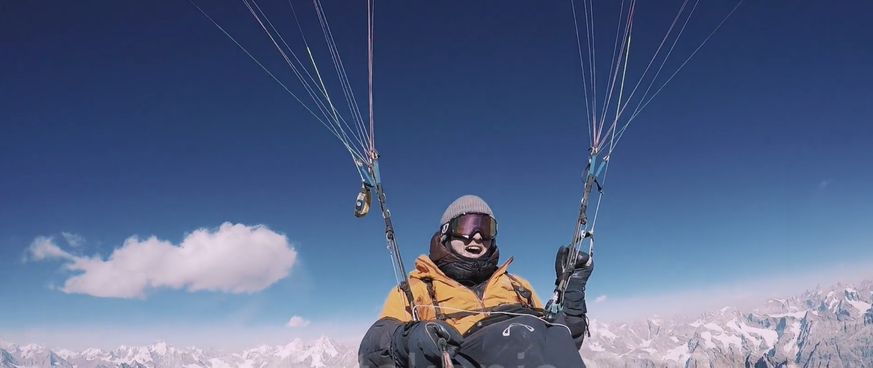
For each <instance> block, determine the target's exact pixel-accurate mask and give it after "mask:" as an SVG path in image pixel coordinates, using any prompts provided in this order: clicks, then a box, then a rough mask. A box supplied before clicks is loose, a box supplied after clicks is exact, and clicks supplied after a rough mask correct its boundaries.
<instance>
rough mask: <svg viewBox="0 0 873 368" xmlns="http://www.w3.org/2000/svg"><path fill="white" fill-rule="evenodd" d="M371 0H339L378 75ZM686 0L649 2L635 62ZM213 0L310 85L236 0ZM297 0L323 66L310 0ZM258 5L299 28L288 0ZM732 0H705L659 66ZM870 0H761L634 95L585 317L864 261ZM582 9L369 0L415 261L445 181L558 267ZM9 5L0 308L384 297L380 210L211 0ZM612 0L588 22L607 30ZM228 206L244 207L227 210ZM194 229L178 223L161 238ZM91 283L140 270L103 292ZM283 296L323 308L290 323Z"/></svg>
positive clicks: (275, 331) (525, 260)
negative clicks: (358, 212) (369, 23)
mask: <svg viewBox="0 0 873 368" xmlns="http://www.w3.org/2000/svg"><path fill="white" fill-rule="evenodd" d="M359 3H360V4H359V5H358V6H356V7H352V6H348V7H339V6H337V5H335V4H327V3H326V4H324V8H325V11H326V13H327V17H328V19H329V20H330V22H331V23H330V24H331V30H332V32H333V35H334V38H335V40H336V42H337V45H338V49H339V51H340V53H341V55H342V58H343V62H344V65H345V67H346V70H347V73H348V76H349V78H350V81H351V84H352V86H353V88H354V91H355V93H356V98H357V99H358V101H359V103H362V102H363V101H365V100H366V76H367V69H366V61H367V60H366V5H365V4H364V3H363V2H359ZM674 3H675V4H674ZM579 4H581V3H579ZM680 4H681V1H671V2H670V6H663V7H662V6H661V5H658V6H653V5H642V4H640V5H638V7H637V11H636V12H637V13H636V14H637V23H636V24H635V34H634V39H633V46H632V48H631V58H630V59H631V61H630V66H629V73H633V72H634V71H635V72H636V74H635V75H636V76H638V75H639V72H640V70H641V68H642V67H644V65H645V64H646V63H647V62H648V60H649V58H650V55H651V54H652V52H653V51H654V49H655V47H657V44H658V42H660V37H661V35H662V34H663V32H664V30H665V27H667V26H668V25H669V23H670V21H671V20H672V18H673V16H674V14H675V9H677V8H678V7H679V6H680ZM200 5H201V6H203V8H204V10H205V11H207V12H208V13H209V14H210V15H211V16H213V17H214V18H215V19H216V21H218V22H219V23H220V24H222V26H224V27H225V28H226V29H227V30H228V31H229V32H231V33H232V34H234V36H235V37H236V38H237V39H238V40H239V41H240V42H241V43H242V44H243V45H244V46H245V47H246V48H248V49H249V50H250V52H252V53H253V54H254V55H255V56H256V57H257V58H258V59H260V60H261V61H262V62H264V63H265V65H266V66H267V67H268V68H269V69H270V70H271V71H272V72H273V73H276V74H277V75H278V76H279V78H280V79H282V80H283V81H284V82H286V85H287V86H288V87H289V88H290V89H291V90H292V91H294V92H296V93H300V94H301V96H302V97H306V95H305V92H303V89H302V85H301V84H300V82H299V81H297V79H296V78H295V77H294V76H293V74H292V73H291V70H290V69H289V68H288V67H287V65H285V64H284V62H283V61H282V59H281V58H280V56H279V54H278V52H277V51H276V50H275V49H274V48H273V46H272V44H271V43H269V39H268V38H267V37H266V34H264V32H263V31H262V30H261V29H260V28H259V26H258V25H257V23H256V22H255V20H254V19H253V18H252V17H251V15H250V14H249V13H248V11H247V9H246V8H245V7H244V5H243V4H242V3H233V4H230V3H229V4H223V5H214V4H205V3H204V4H200ZM294 5H295V10H296V11H297V13H298V15H299V16H300V21H301V26H302V27H303V29H304V31H305V32H306V35H307V37H308V40H309V42H310V44H311V45H313V52H314V53H315V55H316V57H318V58H319V60H320V61H319V66H320V68H321V71H322V73H325V74H327V75H329V76H330V77H331V78H333V76H334V75H335V74H334V72H333V69H332V68H331V64H330V62H329V56H328V53H327V49H326V48H325V47H324V42H323V39H322V38H321V33H320V30H319V27H318V24H317V20H316V17H315V12H314V10H313V7H312V4H311V3H309V2H295V3H294ZM262 6H264V9H265V10H267V11H268V14H269V16H270V18H271V20H272V21H273V22H275V23H276V24H277V25H278V26H280V27H282V34H283V36H285V37H286V39H287V40H288V41H289V43H291V45H292V47H293V49H294V50H295V52H298V53H303V49H302V48H301V47H302V43H301V41H300V38H299V33H298V32H297V30H296V26H295V24H294V19H293V17H291V12H290V10H289V8H288V7H287V4H283V3H282V2H276V4H266V3H265V4H262ZM579 6H581V5H579ZM732 6H733V4H721V5H717V4H711V3H710V2H703V3H701V4H700V5H699V9H698V10H697V12H698V13H696V14H695V18H693V19H692V22H691V23H689V26H688V27H689V28H688V29H687V30H686V31H685V33H684V34H683V38H682V39H681V40H680V41H679V43H678V44H677V47H676V50H675V51H674V55H673V56H671V58H670V59H669V60H668V63H667V64H666V66H665V69H664V71H663V72H662V77H661V79H659V80H661V81H663V78H664V77H666V76H668V75H669V74H672V72H673V71H675V70H676V68H677V66H678V65H679V63H681V62H682V61H683V60H684V59H685V58H686V57H687V55H689V53H690V52H691V51H693V49H694V48H695V47H696V46H697V45H698V44H699V42H700V41H701V40H702V39H703V37H705V36H706V35H707V34H708V33H709V31H710V30H711V29H712V27H714V26H715V25H716V24H717V23H718V22H719V21H720V20H721V18H722V17H723V16H724V15H725V14H727V12H728V11H730V9H731V7H732ZM863 8H867V9H869V10H873V9H871V5H870V4H868V3H866V2H862V1H851V2H845V3H841V4H838V5H835V4H827V5H826V4H814V3H809V4H804V5H792V6H791V7H786V6H784V5H780V4H776V3H760V2H745V3H744V4H743V5H742V6H741V7H740V8H739V9H738V10H737V12H736V13H735V14H734V15H733V16H732V17H731V18H730V19H729V20H728V21H727V22H726V23H725V25H724V26H723V27H722V28H721V29H720V30H719V31H718V33H716V34H715V36H713V38H712V39H711V40H710V41H709V42H708V43H707V44H706V46H704V47H703V48H702V49H701V50H700V51H699V52H698V53H697V55H696V56H695V57H694V58H693V59H692V60H691V61H690V62H689V63H688V64H687V65H686V66H685V67H684V68H683V69H682V71H681V72H680V73H679V74H678V75H677V76H676V77H675V78H674V79H673V80H672V81H671V82H670V84H669V85H667V87H666V88H665V89H664V90H663V91H662V92H661V93H660V94H659V95H658V96H657V97H656V98H655V99H654V100H653V102H652V103H651V104H650V105H649V106H648V107H646V109H645V110H643V112H642V113H641V114H640V115H639V117H638V118H637V119H636V120H634V122H633V124H631V125H630V127H629V129H628V131H627V134H626V135H625V136H624V137H623V138H622V140H621V143H620V145H619V146H618V149H617V150H616V151H615V154H614V155H613V160H612V164H611V167H610V170H609V176H608V180H607V181H606V186H605V191H606V197H605V198H604V203H603V207H602V209H601V212H600V215H599V217H598V227H597V233H598V238H597V239H598V243H597V263H596V270H595V272H594V275H593V276H592V279H591V281H590V283H589V289H588V290H589V292H588V294H589V299H590V302H589V303H590V304H589V305H590V310H591V316H592V318H595V319H619V320H623V319H630V318H642V317H645V316H649V315H652V314H656V313H657V314H671V313H696V312H699V311H703V309H704V308H714V307H718V306H721V305H726V304H733V305H738V304H742V303H753V302H755V301H758V300H760V299H761V298H765V297H768V296H773V295H781V294H782V293H789V292H791V291H794V290H802V289H803V288H806V287H813V286H815V284H816V283H818V282H823V283H827V282H830V281H836V280H846V279H851V278H856V277H866V276H873V274H871V273H869V272H867V271H865V268H868V267H867V266H864V265H865V264H867V265H869V264H870V263H869V262H870V261H873V247H871V243H870V240H869V236H868V235H867V233H865V232H863V231H862V227H863V226H864V225H866V223H867V222H868V221H867V219H869V218H870V210H869V203H871V201H873V192H871V191H870V190H869V189H868V188H870V185H871V184H873V170H870V168H869V166H870V157H873V148H871V147H870V145H869V143H868V142H869V141H870V139H871V138H873V125H871V124H870V121H871V119H873V111H871V108H870V106H869V101H871V100H873V92H871V89H870V87H869V85H870V84H871V82H873V72H871V70H870V68H869V65H873V50H871V49H870V48H869V47H867V48H865V47H863V46H862V45H865V44H867V43H868V40H869V39H870V37H873V31H871V29H870V27H869V26H868V23H867V20H866V19H864V18H862V14H865V13H869V12H865V11H863ZM37 10H38V11H37ZM568 10H569V3H565V2H555V3H553V4H539V3H538V4H533V3H531V2H525V1H504V2H500V5H499V6H495V5H494V4H493V3H489V4H487V5H486V4H485V3H482V4H475V3H464V4H463V5H462V4H461V3H439V4H437V3H434V2H416V3H414V4H399V3H396V2H394V3H384V4H383V3H380V4H378V5H377V7H376V22H375V24H376V42H375V44H376V46H375V67H374V68H375V77H374V83H375V84H374V106H375V121H376V123H375V126H376V129H375V134H376V147H377V149H378V150H379V151H380V153H381V154H382V161H381V162H382V167H383V168H382V171H383V180H384V185H385V188H386V191H387V196H388V204H389V208H390V209H391V210H392V214H393V220H394V225H395V227H396V229H397V239H398V243H399V245H400V247H401V251H402V254H403V257H404V260H405V262H406V266H407V269H409V268H411V267H412V262H413V259H414V258H415V257H416V256H418V255H419V254H421V253H422V252H425V251H426V249H427V242H428V239H429V237H430V235H431V234H432V233H433V232H434V231H435V230H436V229H437V227H438V225H439V224H438V221H439V217H440V215H441V214H442V212H443V210H444V208H445V207H446V206H447V205H448V204H449V203H450V202H451V201H452V200H454V199H455V198H457V197H459V196H461V195H463V194H468V193H472V194H477V195H480V196H481V197H483V198H484V199H485V200H486V201H488V202H489V204H490V205H491V207H492V208H493V209H494V211H495V212H496V217H497V219H498V221H499V222H500V225H501V227H500V230H501V234H500V237H499V244H500V247H501V253H502V255H503V258H504V259H505V258H506V257H509V256H514V257H515V261H514V263H513V264H512V266H511V270H512V271H513V272H515V273H517V274H519V275H522V276H524V277H526V278H528V279H529V280H531V282H532V283H533V284H534V286H535V287H536V289H537V292H538V293H539V294H540V296H541V297H547V296H548V294H549V293H550V291H551V287H552V281H553V277H554V274H553V269H552V265H553V259H554V252H555V249H556V248H557V246H559V245H560V244H563V243H566V242H567V241H568V239H569V238H570V236H571V234H572V233H571V232H572V223H573V221H574V220H575V216H576V213H577V212H578V201H579V197H580V195H581V179H580V174H581V169H582V168H583V166H584V164H585V159H586V149H587V142H588V134H587V133H586V129H587V126H586V123H585V108H584V106H585V103H584V101H585V100H584V97H583V89H582V86H583V83H582V78H581V76H580V69H579V57H578V50H577V49H576V39H575V35H574V28H573V18H572V15H571V13H570V12H569V11H568ZM606 12H607V10H606V9H603V10H602V12H601V10H600V9H599V8H598V13H597V14H601V13H603V14H605V13H606ZM4 13H5V14H4V21H2V22H0V35H2V36H0V37H2V38H0V40H2V43H3V44H4V45H5V47H4V50H5V51H6V52H5V55H7V57H5V58H4V62H3V68H2V70H3V77H2V80H3V83H0V88H2V89H0V93H2V96H0V111H2V112H3V114H2V125H0V175H2V176H0V177H2V180H0V203H2V206H0V270H2V271H0V274H2V277H3V280H2V282H0V295H4V296H5V297H3V298H0V326H2V328H0V338H5V339H7V340H11V341H17V342H22V343H23V342H37V343H46V344H52V345H54V346H62V347H69V348H82V347H85V346H99V347H105V348H111V347H113V346H117V345H121V344H139V343H149V342H151V341H154V340H156V339H163V340H167V341H168V342H170V343H174V344H180V345H189V344H196V345H199V346H204V347H206V346H215V347H231V348H236V347H241V346H253V345H257V344H260V343H283V342H287V341H290V340H291V339H293V338H294V337H298V336H299V337H304V338H311V337H314V336H318V335H320V334H328V335H331V336H334V337H337V338H349V339H351V340H353V338H354V337H355V336H359V335H360V333H362V331H363V329H365V328H366V327H367V325H369V323H371V322H372V321H373V319H374V318H375V317H376V313H377V312H378V308H379V307H380V305H381V303H382V301H383V299H384V296H385V294H386V293H387V291H388V289H390V288H391V287H392V285H393V284H394V278H393V274H392V271H391V264H390V259H389V255H388V253H387V251H386V249H385V244H384V238H383V233H382V232H383V226H382V220H381V218H380V216H379V215H378V213H375V212H374V213H372V214H371V215H369V216H367V217H366V218H364V219H357V218H355V217H354V216H352V213H351V210H352V206H353V200H354V197H355V195H356V192H357V190H358V186H359V178H358V175H357V173H356V172H355V170H354V168H353V166H352V163H351V160H350V159H349V156H348V153H347V152H346V151H345V150H344V148H343V147H342V145H341V144H340V142H339V141H338V140H337V139H336V138H335V137H334V136H332V135H331V133H330V132H329V131H328V130H327V129H325V128H324V127H323V126H322V125H321V124H319V123H318V121H317V120H315V118H314V117H313V116H312V115H310V114H309V113H308V112H307V111H306V110H305V109H304V108H303V107H302V105H301V104H300V103H298V102H297V101H295V100H294V99H293V97H292V96H290V95H289V94H288V93H287V92H285V91H284V90H283V89H282V88H281V86H279V85H278V84H277V83H276V82H275V81H274V80H272V79H271V78H270V77H269V76H268V75H267V74H266V73H264V71H263V70H262V69H260V68H259V67H258V66H257V64H255V63H254V62H253V61H252V60H251V59H250V58H249V57H248V56H246V55H245V54H244V53H243V52H242V51H241V50H240V49H238V48H237V47H236V46H235V45H234V44H233V43H232V42H231V41H230V40H229V39H228V38H227V37H225V36H224V35H223V34H222V33H221V32H220V31H219V30H218V29H217V28H216V27H214V26H213V25H212V24H210V23H209V21H208V20H207V19H206V18H205V17H204V16H203V15H202V14H200V13H199V12H198V11H197V9H196V8H195V7H193V6H192V5H191V4H190V3H188V2H185V1H179V2H165V3H161V4H157V3H150V4H149V5H148V6H145V5H143V4H124V5H122V4H120V3H117V2H109V1H96V0H94V1H87V2H77V3H75V4H73V3H69V4H55V5H53V6H52V7H50V8H49V7H46V8H37V7H35V6H34V5H32V4H25V3H21V4H12V5H7V6H6V11H5V12H4ZM580 17H581V10H580ZM599 19H600V18H599ZM610 19H611V18H610ZM610 19H600V20H599V21H598V28H597V32H603V33H604V34H608V33H609V32H612V28H611V27H614V26H613V23H612V21H611V20H610ZM583 36H584V34H583ZM597 50H598V52H601V53H602V54H603V55H605V54H607V53H609V52H610V51H611V44H609V45H608V44H606V43H601V44H599V45H598V48H597ZM640 55H642V56H640ZM635 56H638V57H636V58H634V57H635ZM658 60H659V61H660V60H661V59H660V58H659V59H658ZM602 66H606V65H605V62H603V64H601V68H598V69H599V70H598V72H599V73H601V74H600V75H599V77H600V78H604V79H605V77H604V76H605V74H604V73H605V69H603V68H602ZM637 78H638V77H637ZM646 81H648V79H647V80H646ZM329 83H332V84H329V85H328V88H331V89H332V90H334V92H333V93H334V95H337V94H338V93H339V91H340V90H339V89H338V84H337V83H336V80H335V78H333V79H330V82H329ZM646 83H647V82H646ZM644 86H645V84H644ZM599 92H600V93H601V95H602V89H601V90H600V91H599ZM304 101H306V102H307V103H308V104H309V106H312V101H311V100H304ZM635 101H636V100H635ZM338 105H339V106H340V107H345V105H344V103H343V101H340V102H339V104H338ZM365 106H366V105H364V104H362V105H361V108H362V111H363V112H364V113H366V109H365ZM343 111H344V112H345V110H343ZM226 222H227V223H229V224H238V226H237V227H236V228H232V226H231V225H228V229H236V230H235V231H238V233H232V234H230V235H227V234H226V233H224V232H222V231H221V230H220V226H222V224H224V223H226ZM257 225H262V226H263V228H261V229H260V230H258V231H255V232H253V233H249V232H248V231H247V230H246V229H245V228H244V227H245V226H257ZM214 231H218V232H219V233H221V234H224V235H222V236H217V237H214V238H210V237H209V236H208V234H207V233H208V232H214ZM272 232H276V233H278V235H276V236H274V235H272ZM64 234H67V235H68V237H69V238H70V239H77V240H76V241H72V242H70V241H67V239H66V237H65V236H64ZM192 234H193V235H192ZM233 234H236V237H234V235H233ZM252 234H255V235H252ZM70 235H75V236H74V237H73V236H70ZM189 235H191V236H192V237H193V238H191V239H189V240H187V241H186V242H185V243H183V245H184V247H183V249H186V251H185V252H181V251H179V249H177V248H174V247H178V246H179V245H180V243H182V242H183V240H185V239H186V237H188V236H189ZM282 236H284V237H285V238H283V237H282ZM131 237H136V238H134V239H133V240H130V239H131ZM150 237H155V238H154V240H152V241H149V240H148V239H149V238H150ZM47 239H51V240H52V243H47V242H46V240H47ZM140 241H141V242H142V243H138V242H140ZM34 244H41V246H40V247H39V248H33V247H34ZM29 247H30V248H29ZM241 247H246V248H241ZM28 249H40V250H42V251H43V252H44V251H46V250H54V253H52V254H54V255H55V257H46V258H44V259H35V257H34V253H32V252H30V251H29V250H28ZM119 249H120V250H119ZM241 249H242V250H241ZM252 249H261V251H254V250H252ZM58 250H60V251H62V252H63V253H60V252H59V251H58ZM113 251H119V253H118V256H116V257H114V258H112V260H109V258H108V257H109V255H110V254H112V253H113ZM40 254H42V255H46V254H47V253H40ZM58 255H61V257H58ZM71 262H73V263H72V264H75V265H78V266H80V267H79V268H78V269H79V271H75V269H73V270H70V269H67V268H65V267H68V265H70V264H71ZM220 270H226V272H220ZM83 271H85V272H84V273H83ZM865 272H866V273H865ZM286 273H287V274H286ZM77 275H86V276H87V277H85V276H82V277H80V278H79V279H73V280H78V283H77V284H74V285H75V287H71V288H70V289H68V290H69V291H73V292H64V291H63V290H61V289H60V288H62V287H63V285H64V284H65V282H66V281H67V280H68V279H70V278H71V277H75V276H77ZM149 283H152V284H149ZM99 285H110V286H111V287H112V288H115V289H114V290H116V291H118V293H121V292H122V290H123V291H124V292H127V293H132V294H128V295H130V296H134V297H130V298H125V297H116V296H117V295H116V296H103V297H99V296H94V295H91V294H93V292H94V291H95V290H103V289H101V288H100V287H98V286H99ZM149 285H159V287H150V286H149ZM160 285H163V286H160ZM192 285H193V286H192ZM197 287H201V289H197ZM210 287H215V288H217V290H211V291H210V290H208V289H209V288H210ZM192 288H193V289H194V291H192ZM136 292H141V293H140V294H137V293H136ZM598 296H600V297H601V302H595V301H594V300H595V298H596V297H598ZM293 316H298V317H300V318H303V319H304V320H306V321H307V323H304V326H298V327H293V328H292V327H287V326H285V324H286V323H287V322H288V321H289V319H291V318H292V317H293Z"/></svg>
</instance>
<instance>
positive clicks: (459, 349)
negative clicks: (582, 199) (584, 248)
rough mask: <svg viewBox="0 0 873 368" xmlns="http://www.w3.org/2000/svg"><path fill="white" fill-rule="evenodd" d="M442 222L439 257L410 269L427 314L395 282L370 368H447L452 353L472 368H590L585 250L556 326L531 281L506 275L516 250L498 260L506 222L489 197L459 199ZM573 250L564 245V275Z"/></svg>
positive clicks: (376, 329)
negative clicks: (585, 348) (584, 350)
mask: <svg viewBox="0 0 873 368" xmlns="http://www.w3.org/2000/svg"><path fill="white" fill-rule="evenodd" d="M440 224H441V226H440V229H439V231H437V232H436V234H434V235H433V237H432V238H431V241H430V254H429V255H421V256H419V257H418V258H417V259H416V260H415V268H414V269H413V270H412V271H411V272H410V273H409V289H410V291H411V292H412V295H413V298H414V302H415V303H414V304H415V306H416V311H417V313H418V316H419V320H418V321H414V319H413V317H412V313H411V311H410V306H409V304H408V303H407V300H406V298H405V295H407V294H405V293H404V291H402V290H401V289H400V288H399V287H395V288H393V289H392V290H391V291H390V292H389V294H388V297H387V299H386V300H385V305H384V307H383V309H382V312H381V314H380V315H379V319H378V320H377V321H376V322H375V323H373V325H372V326H371V327H370V329H369V330H368V331H367V333H366V334H365V335H364V338H363V340H362V341H361V345H360V347H359V350H358V362H359V364H360V367H361V368H388V367H396V368H424V367H441V362H442V361H443V360H442V359H443V358H444V357H446V355H448V357H450V358H451V360H452V362H453V364H454V365H455V366H460V367H465V368H474V367H492V366H501V367H520V366H524V367H547V366H552V367H558V368H584V367H585V363H584V362H583V361H582V358H581V356H580V355H579V349H580V348H581V346H582V342H583V340H584V338H585V334H586V333H587V332H588V318H587V316H586V314H587V308H586V303H585V285H586V283H587V282H588V278H589V277H590V276H591V271H592V270H593V266H594V265H593V263H591V264H589V265H587V266H586V263H588V259H589V257H588V255H587V254H586V253H584V252H582V253H580V256H579V259H578V260H577V261H576V263H575V269H574V271H573V274H572V276H571V278H570V282H569V286H568V287H567V291H566V293H565V296H564V306H563V310H562V311H561V313H560V314H559V315H558V317H557V319H556V320H555V321H554V322H552V323H548V322H546V320H544V319H543V318H541V317H542V316H543V313H542V308H543V305H542V304H541V302H540V300H539V298H538V297H537V295H536V293H534V291H533V288H532V287H531V285H530V284H529V283H528V281H527V280H525V279H524V278H522V277H520V276H517V275H514V274H510V273H509V272H507V266H508V265H509V263H511V262H512V257H510V258H509V259H508V260H506V262H504V263H503V264H502V265H500V266H498V260H499V258H500V252H499V250H498V248H497V241H496V236H497V221H496V220H495V218H494V214H493V213H492V211H491V208H490V207H489V206H488V204H487V203H485V201H483V200H482V199H481V198H479V197H477V196H474V195H465V196H462V197H460V198H458V199H457V200H455V201H454V202H453V203H452V204H451V205H449V207H448V208H447V209H446V211H445V213H444V214H443V216H442V219H441V220H440ZM567 251H568V248H567V247H564V246H562V247H559V248H558V255H557V257H556V259H555V268H556V270H555V271H556V277H558V275H559V274H560V271H561V268H562V266H561V265H562V264H563V261H564V259H565V257H566V256H567ZM443 343H445V344H444V345H443ZM441 345H443V346H441Z"/></svg>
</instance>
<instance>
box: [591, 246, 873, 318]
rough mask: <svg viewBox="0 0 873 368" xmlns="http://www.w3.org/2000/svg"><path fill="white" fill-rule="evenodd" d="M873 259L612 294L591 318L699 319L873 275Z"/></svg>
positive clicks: (595, 309) (598, 306)
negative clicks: (701, 284) (695, 285)
mask: <svg viewBox="0 0 873 368" xmlns="http://www.w3.org/2000/svg"><path fill="white" fill-rule="evenodd" d="M871 264H873V260H871V259H863V260H861V259H859V260H857V261H855V262H854V263H849V262H846V263H840V264H834V265H830V266H825V265H820V264H815V263H810V264H809V267H802V268H800V269H798V270H797V271H795V272H791V273H788V272H777V271H771V272H770V273H769V274H757V275H752V276H749V277H748V278H747V279H746V280H745V281H742V282H736V283H730V284H729V283H723V284H720V285H719V284H711V285H707V286H706V287H704V288H700V289H689V290H678V291H672V292H661V293H652V294H649V295H633V296H622V297H616V296H615V295H613V296H610V297H609V299H608V300H606V299H605V297H604V300H603V301H602V302H601V303H597V304H596V306H592V305H589V307H588V312H589V318H592V319H596V320H601V321H622V322H630V321H632V320H638V319H646V318H652V317H654V316H660V317H680V316H683V315H684V316H688V317H694V318H696V317H697V316H698V315H700V314H702V313H704V312H706V311H714V310H717V309H720V308H723V307H727V306H730V307H735V308H739V309H741V310H748V309H749V308H755V307H758V306H761V305H763V304H764V303H766V301H767V300H769V299H772V298H779V297H787V296H794V295H799V294H802V293H803V292H804V291H806V290H811V289H814V288H815V287H816V286H817V285H821V286H828V285H832V284H835V283H837V282H844V283H852V282H858V281H861V280H864V279H870V278H873V269H871V267H870V265H871Z"/></svg>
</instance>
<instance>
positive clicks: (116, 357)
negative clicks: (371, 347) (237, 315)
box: [0, 337, 358, 368]
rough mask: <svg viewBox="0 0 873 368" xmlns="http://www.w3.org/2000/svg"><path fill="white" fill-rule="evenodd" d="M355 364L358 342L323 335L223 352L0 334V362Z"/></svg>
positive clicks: (127, 366)
mask: <svg viewBox="0 0 873 368" xmlns="http://www.w3.org/2000/svg"><path fill="white" fill-rule="evenodd" d="M30 367H32V368H53V367H58V368H61V367H62V368H278V367H282V368H357V367H358V363H357V347H356V346H355V347H348V346H344V345H342V344H339V343H337V342H336V341H334V340H331V339H330V338H328V337H321V338H320V339H318V340H316V341H315V342H313V343H312V344H307V343H304V342H303V341H302V340H300V339H296V340H294V341H292V342H291V343H289V344H287V345H277V346H270V345H264V346H259V347H256V348H254V349H248V350H244V351H242V352H238V353H233V354H227V353H221V352H215V351H204V350H201V349H198V348H177V347H174V346H171V345H169V344H167V343H166V342H157V343H155V344H152V345H149V346H140V347H132V346H121V347H119V348H118V349H115V350H112V351H103V350H100V349H87V350H84V351H81V352H74V351H69V350H59V351H57V352H54V351H52V350H50V349H47V348H46V347H44V346H40V345H35V344H30V345H23V346H19V345H16V344H11V343H6V342H3V341H2V340H0V368H30Z"/></svg>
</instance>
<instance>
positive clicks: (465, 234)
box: [448, 213, 497, 240]
mask: <svg viewBox="0 0 873 368" xmlns="http://www.w3.org/2000/svg"><path fill="white" fill-rule="evenodd" d="M448 232H449V233H450V234H451V235H453V236H457V237H461V238H465V239H469V238H472V237H473V235H474V234H476V233H477V232H478V233H479V234H481V236H482V239H484V240H490V239H494V237H496V236H497V220H494V218H493V217H491V216H488V215H484V214H478V213H468V214H464V215H461V216H458V217H457V218H455V219H454V220H452V222H451V223H449V230H448Z"/></svg>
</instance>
